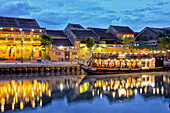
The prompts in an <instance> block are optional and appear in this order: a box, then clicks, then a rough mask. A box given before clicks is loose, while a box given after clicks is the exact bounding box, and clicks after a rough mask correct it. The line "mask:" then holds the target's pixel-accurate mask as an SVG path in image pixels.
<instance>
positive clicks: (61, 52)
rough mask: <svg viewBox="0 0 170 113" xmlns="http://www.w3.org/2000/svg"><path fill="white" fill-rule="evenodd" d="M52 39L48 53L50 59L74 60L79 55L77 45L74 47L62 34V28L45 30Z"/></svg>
mask: <svg viewBox="0 0 170 113" xmlns="http://www.w3.org/2000/svg"><path fill="white" fill-rule="evenodd" d="M46 33H47V35H49V36H51V37H52V39H53V43H52V46H51V47H50V51H49V55H50V58H51V60H52V61H59V60H60V61H61V60H63V61H70V60H72V61H74V60H77V59H78V58H79V56H80V51H79V47H76V46H75V45H74V44H73V43H72V42H71V41H70V39H68V38H67V36H66V35H65V34H64V32H63V30H46Z"/></svg>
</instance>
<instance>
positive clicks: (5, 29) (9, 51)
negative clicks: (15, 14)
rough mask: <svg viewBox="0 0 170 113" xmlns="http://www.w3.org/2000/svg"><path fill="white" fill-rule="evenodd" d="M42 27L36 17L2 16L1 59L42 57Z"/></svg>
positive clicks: (0, 23) (0, 34) (0, 26)
mask: <svg viewBox="0 0 170 113" xmlns="http://www.w3.org/2000/svg"><path fill="white" fill-rule="evenodd" d="M44 31H45V28H41V27H40V26H39V25H38V23H37V21H36V20H35V19H26V18H12V17H0V45H1V46H0V57H1V59H10V60H15V59H20V58H21V57H22V56H23V57H24V59H30V57H31V54H32V53H33V52H34V59H36V58H38V57H41V47H40V38H39V36H40V34H42V33H44Z"/></svg>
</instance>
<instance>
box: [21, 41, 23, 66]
mask: <svg viewBox="0 0 170 113" xmlns="http://www.w3.org/2000/svg"><path fill="white" fill-rule="evenodd" d="M22 49H23V41H22V40H21V63H23V51H22Z"/></svg>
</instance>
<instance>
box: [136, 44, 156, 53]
mask: <svg viewBox="0 0 170 113" xmlns="http://www.w3.org/2000/svg"><path fill="white" fill-rule="evenodd" d="M145 48H146V49H147V50H149V51H153V47H152V46H151V45H148V44H147V43H141V44H139V46H137V49H138V50H144V49H145Z"/></svg>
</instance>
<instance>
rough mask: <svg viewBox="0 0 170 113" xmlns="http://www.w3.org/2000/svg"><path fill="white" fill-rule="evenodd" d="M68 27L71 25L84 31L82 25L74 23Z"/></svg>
mask: <svg viewBox="0 0 170 113" xmlns="http://www.w3.org/2000/svg"><path fill="white" fill-rule="evenodd" d="M68 25H70V26H71V28H82V29H84V28H83V27H82V26H81V25H80V24H72V23H69V24H68Z"/></svg>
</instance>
